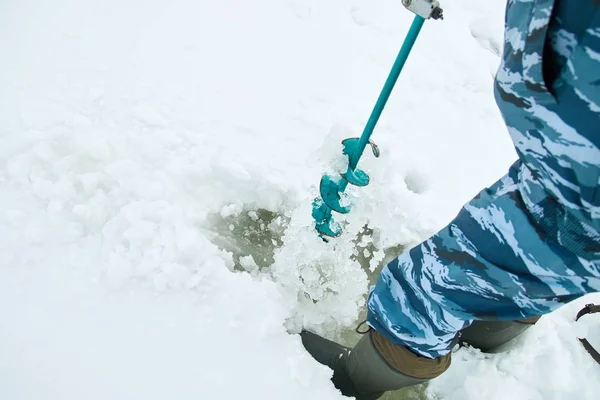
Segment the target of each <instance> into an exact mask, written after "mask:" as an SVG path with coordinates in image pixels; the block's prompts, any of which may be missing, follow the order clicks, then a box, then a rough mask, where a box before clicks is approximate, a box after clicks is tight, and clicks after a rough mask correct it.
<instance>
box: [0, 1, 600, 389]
mask: <svg viewBox="0 0 600 400" xmlns="http://www.w3.org/2000/svg"><path fill="white" fill-rule="evenodd" d="M442 3H443V6H444V8H445V17H446V19H445V20H444V21H443V22H428V23H426V25H425V28H424V30H423V32H422V33H421V35H420V37H419V39H418V42H417V44H416V46H415V48H414V50H413V53H412V55H411V57H410V59H409V61H408V63H407V65H406V68H405V70H404V72H403V74H402V76H401V78H400V80H399V82H398V84H397V86H396V88H395V91H394V93H393V95H392V98H391V100H390V102H389V104H388V106H387V108H386V112H385V113H384V115H383V117H382V119H381V121H380V123H379V125H378V127H377V130H376V133H375V135H374V137H373V139H374V140H375V141H376V142H377V144H378V145H379V146H380V148H381V150H382V155H381V157H380V158H379V159H375V158H374V157H373V156H372V155H370V154H368V153H365V157H364V158H363V160H361V164H360V165H361V166H362V167H363V168H364V169H365V170H367V171H368V172H369V174H370V175H371V179H372V183H371V184H370V185H369V186H368V187H366V188H360V189H352V190H350V191H349V199H348V200H349V201H350V202H351V203H352V204H353V210H352V212H351V213H350V214H349V215H348V216H347V217H343V218H340V220H341V221H344V222H345V227H344V234H343V236H342V237H341V238H340V239H337V240H335V241H332V242H330V243H325V242H323V241H322V240H321V239H319V238H318V236H317V235H316V234H315V232H314V230H313V228H312V225H311V223H312V220H311V215H310V210H311V202H312V200H313V198H314V197H315V196H316V195H317V188H316V186H317V183H318V182H319V179H320V176H321V174H322V173H323V172H324V171H329V170H335V168H339V166H340V163H343V162H344V160H343V158H342V157H341V146H340V141H341V140H342V139H343V138H345V137H352V136H358V135H360V133H361V130H362V126H363V125H364V123H365V121H366V119H367V117H368V115H369V113H370V110H371V107H372V105H373V103H374V101H375V99H376V97H377V95H378V92H379V90H380V88H381V86H382V84H383V81H384V80H385V77H386V75H387V72H388V70H389V68H390V66H391V64H392V62H393V60H394V58H395V56H396V54H397V51H398V48H399V46H400V44H401V42H402V40H403V38H404V35H405V34H406V31H407V29H408V27H409V25H410V22H411V19H412V15H411V14H410V13H409V12H408V11H406V10H405V9H404V8H403V6H402V5H401V2H400V1H399V0H379V1H368V0H328V1H323V0H221V1H211V2H207V1H202V2H199V1H192V0H146V1H142V0H105V1H94V0H54V1H51V2H50V1H42V0H4V1H2V2H0V60H1V62H0V210H1V211H0V235H1V237H0V239H1V240H0V399H7V400H8V399H10V400H13V399H14V400H21V399H27V400H29V399H45V400H54V399H57V400H58V399H60V400H71V399H142V398H143V399H146V400H152V399H181V400H183V399H203V398H221V399H255V398H256V399H279V398H286V399H341V398H342V396H341V395H340V394H339V392H338V391H337V390H336V389H335V388H334V387H333V386H332V384H331V383H330V381H329V378H330V375H331V372H330V371H329V370H328V369H327V368H325V367H323V366H321V365H319V364H318V363H316V362H315V361H314V360H313V359H312V358H311V357H310V356H309V355H308V354H307V353H306V352H305V351H304V349H303V347H302V345H301V342H300V340H299V337H298V335H296V334H295V333H297V332H298V331H299V329H301V328H302V327H305V328H307V329H312V330H315V331H317V332H320V333H322V334H325V335H327V336H329V337H332V338H342V339H344V338H345V340H350V341H351V340H353V339H348V337H349V336H348V332H350V331H351V330H352V329H353V328H354V326H355V325H356V324H357V322H358V320H359V317H360V316H361V313H362V312H363V310H364V301H365V296H366V293H367V291H368V287H369V282H373V280H374V279H375V278H376V274H377V268H378V267H380V266H381V264H382V263H383V262H385V260H387V259H389V257H391V256H394V255H397V254H398V253H399V252H400V251H402V249H403V248H407V247H410V246H412V245H414V244H416V243H418V242H419V241H421V240H423V239H424V238H426V237H427V236H429V235H430V234H432V233H433V232H435V231H436V230H437V229H439V228H441V227H442V226H443V225H444V224H446V223H447V222H448V221H449V220H450V219H451V218H452V217H453V216H454V215H455V214H456V213H457V211H458V209H459V208H460V206H461V205H462V204H463V203H464V202H465V201H467V200H469V199H470V198H471V197H472V196H473V195H474V194H476V193H477V192H478V191H479V190H480V189H481V188H483V187H485V186H488V185H490V184H491V183H493V182H494V181H495V180H496V179H497V178H499V177H500V176H502V175H503V174H504V173H505V171H506V170H507V169H508V166H509V165H510V164H511V163H512V162H513V160H514V159H515V157H516V155H515V153H514V150H513V148H512V146H511V143H510V141H509V138H508V135H507V133H506V129H505V127H504V125H503V123H502V119H501V117H500V115H499V113H498V111H497V109H496V107H495V104H494V100H493V94H492V79H493V76H494V73H495V70H496V68H497V65H498V60H499V59H498V57H499V52H500V49H501V46H502V24H503V8H504V1H503V0H487V1H485V2H483V1H478V2H475V1H469V0H445V1H443V2H442ZM593 301H596V302H600V296H598V295H590V296H588V297H586V298H584V299H580V300H579V301H577V302H574V303H573V304H570V305H568V306H565V307H564V308H562V309H560V310H558V311H557V312H555V313H553V314H551V315H548V316H545V317H544V318H543V319H542V320H541V321H540V322H539V323H538V325H537V326H535V327H534V328H533V329H531V330H530V331H528V333H527V334H526V335H524V336H523V337H521V338H520V339H519V340H518V342H517V343H516V344H515V345H514V346H512V347H511V349H510V350H509V351H508V352H506V353H502V354H495V355H484V354H481V353H480V352H478V351H477V350H474V349H466V348H464V349H460V350H458V351H457V352H456V353H455V354H454V356H453V365H452V367H451V369H450V370H449V371H448V372H447V373H446V374H444V375H442V376H441V377H440V378H438V379H436V380H434V381H433V382H431V383H430V384H429V386H428V387H427V388H424V387H420V388H412V389H410V390H408V391H404V392H403V394H399V393H393V394H390V395H388V398H429V399H461V400H462V399H481V400H483V399H486V400H487V399H490V400H491V399H506V398H511V399H514V400H520V399H523V400H524V399H528V400H529V399H532V400H534V399H535V400H537V399H540V400H541V399H544V400H545V399H593V398H596V396H597V393H598V391H599V390H600V368H599V367H598V365H596V364H595V363H594V361H593V360H592V359H591V357H589V355H588V354H587V353H586V352H585V350H583V348H582V347H581V345H580V344H579V342H578V341H577V336H582V335H585V336H587V337H588V338H589V339H590V341H591V342H593V343H595V344H596V345H597V346H600V317H596V316H594V315H591V316H587V317H584V318H583V319H582V320H581V321H580V322H579V323H575V322H574V317H575V314H576V313H577V311H578V310H579V308H581V307H582V306H583V305H584V304H585V303H587V302H593ZM595 394H596V396H595ZM404 396H408V397H404Z"/></svg>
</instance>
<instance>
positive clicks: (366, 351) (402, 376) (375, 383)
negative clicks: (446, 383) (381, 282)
mask: <svg viewBox="0 0 600 400" xmlns="http://www.w3.org/2000/svg"><path fill="white" fill-rule="evenodd" d="M301 337H302V343H303V344H304V347H305V348H306V350H308V352H309V353H310V354H311V355H312V356H313V357H314V358H315V360H317V361H318V362H319V363H321V364H323V365H326V366H328V367H329V368H331V369H332V370H333V377H332V379H331V380H332V382H333V384H334V385H335V387H336V388H338V389H339V390H340V391H341V392H342V394H343V395H344V396H352V397H356V399H357V400H375V399H377V398H379V397H380V396H381V395H382V394H383V393H384V392H386V391H389V390H397V389H401V388H403V387H407V386H413V385H417V384H420V383H424V382H427V381H428V380H430V379H432V378H434V377H436V376H438V375H440V374H441V373H442V372H444V371H445V370H446V369H447V368H448V367H449V366H450V356H449V355H448V356H446V357H443V358H441V359H437V360H430V359H427V358H423V357H419V356H417V355H415V354H413V353H412V352H410V351H409V350H408V349H406V348H405V347H402V346H398V345H395V344H392V343H390V342H389V341H388V340H387V339H385V337H383V336H382V335H380V334H379V333H377V332H376V331H374V330H370V331H369V332H368V333H366V334H365V335H364V336H363V337H362V338H361V340H360V341H359V342H358V343H357V344H356V346H354V348H353V349H349V348H347V347H344V346H341V345H340V344H338V343H335V342H332V341H330V340H327V339H325V338H322V337H321V336H319V335H316V334H314V333H311V332H306V331H303V332H302V333H301Z"/></svg>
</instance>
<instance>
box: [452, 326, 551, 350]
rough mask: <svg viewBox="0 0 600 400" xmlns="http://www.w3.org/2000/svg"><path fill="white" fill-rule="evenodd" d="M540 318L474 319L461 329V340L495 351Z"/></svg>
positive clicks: (478, 347) (481, 348) (482, 348)
mask: <svg viewBox="0 0 600 400" xmlns="http://www.w3.org/2000/svg"><path fill="white" fill-rule="evenodd" d="M539 319H540V317H534V318H529V319H524V320H518V321H473V323H472V324H471V325H470V326H469V327H468V328H465V329H463V330H462V331H461V335H460V342H461V343H466V344H468V345H470V346H473V347H475V348H477V349H480V350H481V351H483V352H484V353H494V352H498V351H501V350H502V347H503V346H504V345H505V344H507V343H508V342H510V341H511V340H513V339H515V338H516V337H517V336H520V335H521V334H522V333H523V332H525V331H526V330H527V329H529V328H531V327H532V326H533V325H535V323H536V322H537V321H538V320H539Z"/></svg>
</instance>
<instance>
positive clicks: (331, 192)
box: [312, 0, 443, 240]
mask: <svg viewBox="0 0 600 400" xmlns="http://www.w3.org/2000/svg"><path fill="white" fill-rule="evenodd" d="M402 4H403V5H404V6H405V7H406V8H407V9H408V10H410V11H412V12H413V13H415V14H416V15H415V19H414V20H413V23H412V25H411V27H410V29H409V31H408V33H407V35H406V38H405V39H404V43H403V44H402V47H401V48H400V52H399V53H398V57H396V61H395V62H394V65H393V66H392V70H391V71H390V74H389V75H388V77H387V80H386V81H385V85H384V86H383V89H382V90H381V93H380V94H379V98H378V99H377V103H375V107H374V108H373V111H372V112H371V116H370V117H369V120H368V121H367V124H366V125H365V128H364V130H363V133H362V135H361V137H360V138H349V139H345V140H343V141H342V146H343V149H342V152H343V154H345V155H346V156H348V168H347V170H346V172H344V173H342V174H340V176H339V177H332V176H329V175H323V177H322V178H321V183H320V185H319V190H320V192H321V197H320V198H317V199H315V201H314V202H313V211H312V216H313V218H314V220H315V228H316V229H317V231H318V232H319V235H320V236H321V237H322V238H323V239H324V240H327V239H326V237H337V236H339V235H341V233H342V227H341V225H340V224H339V223H338V222H336V221H334V219H333V215H332V212H333V211H335V212H338V213H341V214H347V213H348V212H350V207H349V206H345V205H342V198H341V194H342V193H344V191H345V190H346V188H347V187H348V184H351V185H355V186H366V185H368V184H369V175H367V173H366V172H364V171H362V170H360V169H358V168H357V165H358V161H359V160H360V157H361V156H362V155H363V152H364V150H365V148H366V146H367V144H368V145H370V146H371V149H372V151H373V155H375V157H379V149H378V147H377V146H376V145H375V144H374V143H373V142H372V141H371V135H372V134H373V130H374V129H375V125H377V121H378V120H379V117H380V116H381V113H382V112H383V109H384V108H385V104H386V103H387V101H388V99H389V97H390V94H391V93H392V90H393V89H394V85H395V84H396V81H397V80H398V76H399V75H400V72H401V71H402V68H403V67H404V64H405V63H406V60H407V58H408V55H409V54H410V51H411V49H412V47H413V45H414V44H415V41H416V40H417V36H418V35H419V32H420V31H421V27H422V26H423V23H424V22H425V20H426V19H430V18H432V19H443V15H442V14H443V11H442V9H441V8H440V4H439V2H438V1H436V0H402Z"/></svg>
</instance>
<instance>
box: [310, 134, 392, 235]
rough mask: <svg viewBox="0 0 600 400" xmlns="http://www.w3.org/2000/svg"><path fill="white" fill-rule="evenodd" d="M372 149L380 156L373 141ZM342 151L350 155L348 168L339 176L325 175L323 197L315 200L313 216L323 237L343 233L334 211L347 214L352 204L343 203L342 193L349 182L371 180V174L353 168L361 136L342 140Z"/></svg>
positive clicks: (322, 184) (323, 178) (355, 184)
mask: <svg viewBox="0 0 600 400" xmlns="http://www.w3.org/2000/svg"><path fill="white" fill-rule="evenodd" d="M368 143H369V144H370V145H371V150H372V151H373V155H374V156H375V157H379V155H380V152H379V147H377V145H376V144H375V143H373V142H371V141H369V142H368ZM342 146H343V150H342V152H343V153H344V154H345V155H347V156H348V160H349V163H348V168H347V170H346V172H344V173H342V174H340V175H339V177H331V176H329V175H323V177H322V178H321V183H320V184H319V191H320V193H321V197H320V198H317V199H315V200H314V201H313V211H312V216H313V218H314V219H315V228H316V229H317V231H318V232H319V234H320V235H321V237H338V236H340V235H341V234H342V227H341V225H340V224H339V223H338V222H336V221H335V220H334V219H333V212H334V211H335V212H337V213H340V214H347V213H349V212H350V206H345V205H343V204H342V195H343V193H344V192H345V190H346V188H347V187H348V184H351V185H354V186H359V187H362V186H367V185H368V184H369V182H370V178H369V175H368V174H367V173H366V172H364V171H363V170H361V169H358V168H352V160H353V158H355V155H356V154H359V153H358V151H357V150H358V148H359V146H360V139H359V138H349V139H344V141H342Z"/></svg>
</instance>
